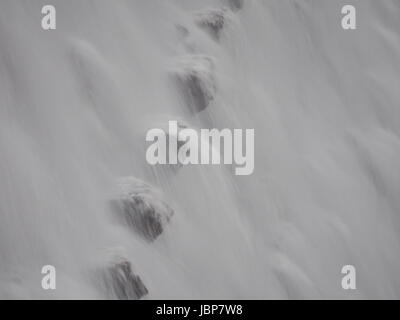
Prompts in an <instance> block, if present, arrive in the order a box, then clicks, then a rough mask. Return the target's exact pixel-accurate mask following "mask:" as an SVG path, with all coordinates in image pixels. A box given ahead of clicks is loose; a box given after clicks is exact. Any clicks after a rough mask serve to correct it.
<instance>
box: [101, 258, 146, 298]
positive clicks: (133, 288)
mask: <svg viewBox="0 0 400 320" xmlns="http://www.w3.org/2000/svg"><path fill="white" fill-rule="evenodd" d="M102 280H103V286H104V289H105V292H106V295H107V296H108V297H109V298H110V299H118V300H139V299H140V298H142V297H144V296H145V295H147V294H148V293H149V291H148V290H147V288H146V286H145V285H144V284H143V281H142V279H140V277H139V276H137V275H136V274H134V273H133V271H132V267H131V263H130V262H129V261H127V260H125V259H123V260H121V261H119V262H115V263H112V264H110V266H108V267H107V268H106V269H105V270H103V272H102Z"/></svg>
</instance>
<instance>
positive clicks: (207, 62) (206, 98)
mask: <svg viewBox="0 0 400 320" xmlns="http://www.w3.org/2000/svg"><path fill="white" fill-rule="evenodd" d="M170 72H171V74H172V76H173V77H174V79H175V81H176V83H177V86H178V89H179V91H180V92H181V94H182V96H183V99H184V101H185V103H186V105H187V106H188V107H189V109H190V110H191V111H192V112H194V113H198V112H200V111H202V110H204V109H206V108H207V107H208V106H209V104H210V103H211V101H212V100H214V97H215V93H216V81H215V77H214V63H213V60H212V59H211V58H210V57H208V56H204V55H184V56H181V57H179V59H178V60H177V61H176V62H175V64H174V66H173V67H172V68H171V70H170Z"/></svg>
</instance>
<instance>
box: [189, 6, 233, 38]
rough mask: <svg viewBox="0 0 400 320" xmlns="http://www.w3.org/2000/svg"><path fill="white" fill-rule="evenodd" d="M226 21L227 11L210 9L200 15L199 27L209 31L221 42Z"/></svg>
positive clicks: (197, 20)
mask: <svg viewBox="0 0 400 320" xmlns="http://www.w3.org/2000/svg"><path fill="white" fill-rule="evenodd" d="M225 20H226V10H225V9H209V10H207V11H205V12H201V13H199V14H198V16H197V19H196V23H197V25H198V26H199V27H200V28H202V29H204V30H205V31H207V32H208V33H209V34H210V35H211V36H212V37H213V38H214V39H215V40H219V38H220V34H221V31H222V30H223V28H224V25H225Z"/></svg>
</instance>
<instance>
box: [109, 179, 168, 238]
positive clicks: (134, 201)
mask: <svg viewBox="0 0 400 320" xmlns="http://www.w3.org/2000/svg"><path fill="white" fill-rule="evenodd" d="M119 188H120V195H119V196H118V198H117V199H113V200H111V206H112V209H113V211H114V212H116V213H117V214H118V215H119V217H120V218H122V219H123V221H124V222H125V223H126V224H127V225H128V226H129V227H131V228H132V229H133V230H134V231H135V232H136V233H137V234H139V235H140V236H142V237H143V238H144V239H146V240H148V241H154V240H155V239H156V238H157V237H158V236H159V235H160V234H161V233H162V232H163V230H164V228H165V226H166V224H167V223H168V222H169V220H170V219H171V217H172V215H173V213H174V211H173V210H172V209H171V208H170V207H169V205H168V204H167V203H166V202H165V201H164V200H162V197H161V194H160V193H159V192H158V191H157V190H155V188H153V187H151V186H150V185H148V184H146V183H144V182H142V181H140V180H138V179H135V178H124V179H121V180H120V182H119Z"/></svg>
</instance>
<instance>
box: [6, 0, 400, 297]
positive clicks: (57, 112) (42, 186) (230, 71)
mask: <svg viewBox="0 0 400 320" xmlns="http://www.w3.org/2000/svg"><path fill="white" fill-rule="evenodd" d="M47 2H49V1H41V0H34V1H31V0H26V1H25V0H2V1H1V2H0V297H1V298H43V299H45V298H103V297H104V296H103V295H102V293H101V292H100V291H99V290H97V287H96V283H95V282H96V281H93V277H92V274H93V270H94V269H96V268H98V267H100V266H101V265H104V264H105V263H106V261H107V259H108V252H110V251H112V252H114V251H118V252H123V255H124V256H125V257H127V259H129V260H130V261H131V262H132V266H133V267H134V269H135V272H136V273H137V274H138V275H140V277H141V279H142V280H143V282H144V284H145V285H146V287H147V289H148V291H149V294H148V295H147V296H146V298H148V299H157V298H172V299H174V298H187V299H190V298H211V299H213V298H227V299H230V298H399V297H400V277H399V275H398V273H399V272H400V271H399V270H400V228H399V227H400V224H399V222H400V220H399V219H400V217H399V213H400V212H399V211H400V198H399V197H398V194H399V191H400V170H399V163H400V137H399V134H400V108H399V101H400V91H399V90H398V87H399V84H400V81H399V80H400V35H399V31H400V20H399V19H398V17H399V15H400V2H399V1H398V0H381V1H375V0H362V1H361V0H353V1H351V2H353V4H354V5H355V6H356V8H357V23H358V29H357V30H355V31H344V30H343V29H342V28H341V23H340V20H341V14H340V10H341V8H342V6H343V5H344V4H347V3H346V2H345V1H341V0H323V1H322V0H321V1H312V0H245V1H244V6H243V8H242V9H241V10H238V11H234V10H233V11H230V10H229V11H227V15H228V17H229V19H228V21H229V23H226V25H224V28H223V30H222V32H221V34H220V36H219V39H216V38H214V37H212V36H210V34H208V33H207V32H205V31H204V30H203V29H201V28H200V27H199V26H198V24H196V18H197V17H199V13H201V12H204V11H205V10H207V9H209V8H217V9H219V8H221V7H223V6H225V5H227V4H228V1H223V0H221V1H217V0H213V1H211V0H210V1H197V0H170V1H165V0H152V1H140V0H134V1H132V0H118V1H107V0H96V1H89V0H87V1H84V0H82V1H78V0H76V1H61V0H52V1H51V2H52V4H54V5H55V7H56V9H57V30H56V31H43V30H42V29H41V25H40V21H41V18H42V15H41V8H42V6H43V5H45V4H48V3H47ZM190 54H192V55H204V56H207V57H210V58H211V59H212V61H213V64H214V72H215V74H214V76H215V82H216V90H215V97H214V100H213V101H212V102H211V103H210V105H209V106H208V108H207V109H206V110H204V111H202V112H201V113H199V114H196V115H193V114H192V113H191V112H190V110H189V109H188V108H187V106H186V105H185V102H184V101H183V99H182V98H181V97H180V95H179V94H178V92H177V90H176V86H175V85H174V84H173V83H172V82H173V81H171V76H170V72H171V68H172V69H173V68H174V67H175V66H176V64H174V62H175V61H176V60H177V59H178V60H179V59H180V57H182V56H187V55H190ZM165 119H171V120H178V119H183V120H184V121H187V122H188V123H190V124H192V125H193V126H196V127H204V128H208V127H210V128H211V127H216V128H225V127H227V128H243V129H244V128H254V129H255V171H254V174H253V175H251V176H247V177H239V176H235V175H234V173H233V171H232V170H231V168H229V167H224V166H190V167H183V168H180V169H178V170H177V171H176V172H168V171H167V170H163V169H160V168H152V167H150V166H149V165H148V164H147V163H146V161H145V147H146V145H145V132H146V128H151V127H157V126H158V125H159V124H160V121H161V122H163V123H165ZM124 176H135V177H137V178H140V179H143V180H145V181H148V182H149V183H151V184H153V185H155V186H156V187H158V188H159V189H161V190H162V191H163V192H164V194H165V197H166V198H167V199H168V203H169V205H170V206H171V207H172V208H174V210H175V214H174V216H173V218H172V219H171V221H170V223H169V224H168V226H167V227H166V228H165V230H164V232H163V234H162V235H161V236H160V237H159V238H157V239H156V241H154V242H153V243H147V242H146V241H143V239H141V238H140V237H138V236H137V235H135V234H133V233H132V232H130V230H129V229H127V228H125V226H122V225H120V224H118V223H116V222H115V220H114V219H113V218H112V217H111V214H110V212H109V206H108V203H107V201H108V199H109V198H110V195H111V194H112V193H113V190H114V188H115V183H116V179H117V178H119V177H124ZM47 264H51V265H54V266H55V267H56V269H57V289H56V290H55V291H51V290H50V291H44V290H42V288H41V285H40V282H41V277H42V275H41V274H40V271H41V267H42V266H43V265H47ZM347 264H352V265H354V266H355V267H356V268H357V290H356V291H344V290H342V288H341V277H342V275H341V273H340V271H341V268H342V266H343V265H347Z"/></svg>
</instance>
